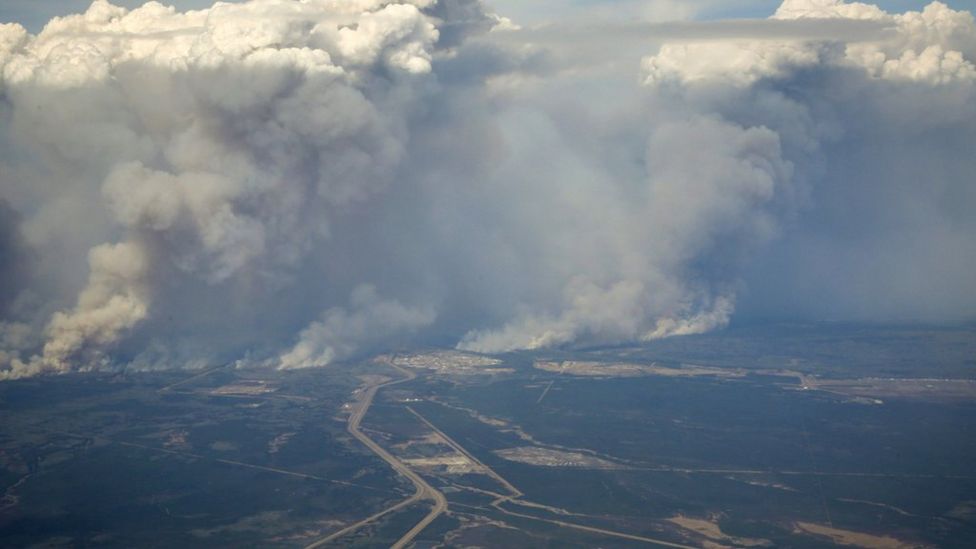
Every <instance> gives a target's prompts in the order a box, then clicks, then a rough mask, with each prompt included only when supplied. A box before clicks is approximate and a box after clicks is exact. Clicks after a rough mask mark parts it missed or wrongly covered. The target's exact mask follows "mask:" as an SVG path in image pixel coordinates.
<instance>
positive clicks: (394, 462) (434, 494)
mask: <svg viewBox="0 0 976 549" xmlns="http://www.w3.org/2000/svg"><path fill="white" fill-rule="evenodd" d="M387 364H388V365H389V366H390V367H392V368H394V369H395V370H397V371H398V372H400V373H402V374H404V375H405V376H406V377H404V378H402V379H396V380H393V381H387V382H384V383H378V384H370V385H367V387H366V392H365V394H364V395H363V398H362V400H360V401H359V403H358V404H357V405H356V409H355V411H353V413H352V414H351V415H350V416H349V422H348V423H347V425H346V430H347V431H349V434H350V435H352V436H353V437H355V438H356V440H358V441H359V442H362V443H363V445H365V446H366V447H367V448H369V449H370V450H372V452H373V453H374V454H376V455H377V456H379V457H380V458H382V459H383V461H385V462H387V463H389V464H390V467H393V469H394V470H395V471H396V472H397V473H399V474H401V475H403V476H404V477H406V478H407V479H409V480H410V482H411V483H412V484H413V485H414V488H415V489H416V491H415V492H414V494H413V495H412V496H410V497H409V498H407V499H406V500H404V501H401V502H400V503H397V504H396V505H393V506H391V507H388V508H386V509H384V510H383V511H380V512H379V513H376V514H375V515H372V516H370V517H367V518H365V519H363V520H361V521H359V522H357V523H355V524H352V525H350V526H347V527H345V528H343V529H342V530H339V531H338V532H335V533H333V534H330V535H329V536H327V537H325V538H323V539H320V540H319V541H317V542H315V543H313V544H311V545H308V546H306V548H305V549H315V548H318V547H322V546H324V545H325V544H327V543H329V542H331V541H333V540H335V539H338V538H340V537H342V536H344V535H346V534H349V533H351V532H354V531H355V530H358V529H359V528H361V527H363V526H365V525H366V524H369V523H370V522H373V521H374V520H376V519H378V518H380V517H383V516H385V515H388V514H390V513H392V512H394V511H397V510H399V509H402V508H404V507H406V506H408V505H410V504H412V503H415V502H417V501H420V500H424V499H429V500H432V501H433V502H434V508H433V509H431V510H430V512H429V513H427V516H425V517H424V518H423V519H421V520H420V522H418V523H417V524H416V525H415V526H414V527H413V528H411V529H410V531H409V532H407V533H406V534H404V535H403V536H402V537H401V538H400V539H399V540H397V542H396V543H394V544H393V545H392V546H391V547H392V548H393V549H401V548H403V547H406V545H407V544H408V543H410V542H411V541H413V539H414V538H415V537H417V535H418V534H420V532H422V531H423V530H424V528H427V526H429V525H430V523H432V522H434V520H435V519H437V517H439V516H440V515H441V514H442V513H444V511H446V510H447V498H445V497H444V494H442V493H441V492H440V491H438V490H437V489H436V488H434V487H433V486H431V485H430V484H428V483H427V481H426V480H424V479H423V478H422V477H421V476H420V475H418V474H417V473H415V472H413V471H412V470H410V468H409V467H407V466H406V465H405V464H404V463H403V462H402V461H400V460H399V459H397V458H396V457H394V456H393V454H391V453H389V452H387V451H386V450H385V449H383V447H382V446H380V445H379V444H377V443H376V442H375V441H374V440H373V439H371V438H369V437H368V436H366V435H365V434H364V433H363V432H362V431H361V430H360V429H359V424H360V423H361V422H362V421H363V417H365V416H366V412H367V411H368V410H369V407H370V405H371V404H372V403H373V398H374V397H375V396H376V392H377V391H379V390H380V389H382V388H383V387H390V386H391V385H397V384H399V383H405V382H407V381H410V380H412V379H414V378H416V377H417V374H415V373H413V372H411V371H409V370H405V369H403V368H400V367H399V366H396V365H395V364H392V363H387Z"/></svg>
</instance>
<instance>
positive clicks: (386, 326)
mask: <svg viewBox="0 0 976 549" xmlns="http://www.w3.org/2000/svg"><path fill="white" fill-rule="evenodd" d="M502 15H503V14H502ZM853 23H857V24H853ZM682 25H683V26H682ZM655 28H656V29H657V32H655V30H654V29H655ZM666 29H667V24H656V26H654V27H649V29H648V32H647V36H646V37H644V36H642V35H641V34H640V32H637V31H635V29H634V28H629V29H628V32H627V33H626V34H627V35H628V36H629V37H628V38H627V40H617V38H618V37H619V36H623V33H621V34H618V33H615V32H614V29H613V28H612V26H609V25H604V26H601V25H599V24H594V25H593V26H592V27H591V28H583V27H578V26H576V27H573V28H566V29H558V28H555V29H553V28H551V27H550V28H548V29H519V28H518V26H517V25H516V24H515V23H513V22H512V21H509V20H507V19H505V18H504V17H502V16H500V15H496V14H493V13H490V12H488V11H487V10H486V8H485V7H484V6H483V5H482V4H481V2H479V1H478V0H408V1H402V2H394V1H389V0H348V1H343V2H340V1H333V0H306V1H297V0H251V1H249V2H243V3H238V4H220V3H218V4H216V5H215V6H214V7H212V8H210V9H207V10H200V11H190V12H185V13H181V12H177V11H176V10H175V9H173V8H168V7H166V6H164V5H162V4H159V3H155V2H150V3H148V4H146V5H145V6H144V7H142V8H138V9H134V10H126V9H123V8H120V7H115V6H113V5H111V4H110V3H108V2H106V1H104V0H98V1H96V2H94V3H93V4H92V6H91V8H89V9H88V11H87V12H86V13H84V14H82V15H77V16H69V17H64V18H56V19H54V20H52V21H51V22H49V23H48V25H47V26H46V27H45V28H44V29H43V31H41V32H40V33H39V34H37V35H36V36H35V35H31V34H29V33H27V31H25V30H24V29H23V28H22V27H20V26H19V25H17V24H7V25H0V284H2V286H0V379H4V378H17V377H24V376H30V375H35V374H39V373H48V372H50V373H56V372H67V371H85V370H91V369H100V368H110V367H115V366H119V365H128V366H130V367H138V368H164V367H199V366H202V365H205V364H208V363H212V362H214V361H228V360H240V361H242V363H247V364H264V365H268V366H272V367H280V368H300V367H309V366H314V365H321V364H325V363H328V362H331V361H334V360H340V359H343V358H347V357H350V356H355V355H357V354H359V353H363V352H368V351H371V350H374V349H382V348H388V347H390V346H393V345H398V344H403V343H406V342H429V341H432V340H434V339H437V340H441V339H442V338H443V337H444V336H445V334H446V335H447V336H449V337H454V338H455V341H456V343H457V346H458V348H460V349H465V350H471V351H478V352H488V353H493V352H504V351H510V350H515V349H533V348H541V347H547V346H558V345H564V344H569V343H574V342H616V341H631V340H650V339H656V338H662V337H668V336H672V335H680V334H691V333H701V332H704V331H708V330H712V329H715V328H719V327H722V326H724V325H725V324H727V323H728V321H729V320H730V318H731V317H732V316H733V315H736V314H746V315H753V316H780V317H794V318H823V317H832V318H847V319H858V320H925V321H933V322H958V321H963V320H967V319H971V318H973V317H974V316H976V291H974V290H976V287H974V283H973V278H972V273H973V272H976V238H974V235H976V216H974V215H972V212H973V207H974V206H976V182H974V176H973V174H974V173H976V156H974V155H973V154H972V152H973V151H972V147H973V144H974V143H976V94H974V92H976V66H974V64H973V63H974V61H976V25H974V21H973V17H972V15H971V14H969V13H968V12H964V11H954V10H953V9H951V8H950V7H948V6H946V5H944V4H941V3H938V2H935V3H933V4H931V5H929V6H928V7H927V8H925V9H924V11H921V12H909V13H905V14H888V13H885V12H884V11H882V10H881V9H879V8H877V7H875V6H871V5H867V4H859V3H858V4H846V3H843V2H840V1H838V0H787V1H786V2H784V4H783V5H782V6H781V7H780V8H779V10H778V11H777V12H776V13H775V14H774V15H773V17H772V18H771V19H770V20H767V21H750V22H748V24H743V23H737V24H736V25H735V26H734V27H728V28H727V27H723V25H722V24H721V22H719V23H717V24H714V25H706V26H698V27H694V28H691V27H689V26H688V24H687V23H684V24H680V25H679V24H675V26H674V28H672V29H671V30H670V31H667V32H666ZM682 29H685V30H687V29H691V30H692V31H693V32H688V33H687V34H686V35H685V34H683V32H685V31H682ZM794 30H795V33H796V34H795V35H790V34H789V33H790V32H792V31H794ZM573 33H576V34H575V35H574V34H573ZM710 33H711V34H710ZM574 36H575V37H576V38H574ZM618 52H619V56H617V53H618ZM635 52H636V57H635V58H634V61H635V62H634V63H630V62H629V61H627V60H629V59H631V57H632V56H633V55H634V54H635ZM638 59H640V61H639V62H636V61H637V60H638ZM737 309H738V311H742V312H737Z"/></svg>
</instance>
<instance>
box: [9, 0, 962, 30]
mask: <svg viewBox="0 0 976 549" xmlns="http://www.w3.org/2000/svg"><path fill="white" fill-rule="evenodd" d="M225 1H231V2H234V1H240V0H225ZM113 3H114V4H116V5H119V6H125V7H128V8H135V7H138V6H140V5H142V4H144V3H145V1H144V0H115V2H113ZM212 3H213V2H212V1H210V0H169V1H166V2H163V4H167V5H171V6H175V7H176V8H177V9H180V10H190V9H202V8H206V7H209V6H210V5H211V4H212ZM927 3H928V2H925V1H924V0H889V1H883V2H877V4H878V5H879V6H880V7H882V8H884V9H885V10H886V11H890V12H902V11H906V10H918V9H921V8H922V7H924V6H925V5H926V4H927ZM90 4H91V1H90V0H4V1H3V2H2V6H0V21H2V22H17V23H20V24H22V25H24V26H25V27H27V28H28V29H29V30H31V31H32V32H37V31H39V30H40V29H41V27H43V26H44V23H46V22H47V21H48V20H50V19H51V18H52V17H56V16H62V15H68V14H71V13H80V12H83V11H84V10H85V9H87V8H88V6H89V5H90ZM486 4H487V5H488V6H489V7H490V8H491V9H493V10H495V11H496V12H497V13H500V14H502V15H505V16H507V17H509V18H511V19H514V20H516V21H518V22H520V23H523V24H529V25H531V24H540V23H545V22H553V21H560V20H566V19H567V18H587V17H601V18H619V17H639V18H642V19H648V20H672V19H712V20H714V19H722V18H762V17H767V16H769V15H770V14H771V13H773V12H774V11H775V10H776V8H777V7H778V6H779V4H780V2H779V1H777V0H533V1H524V0H490V1H488V2H486ZM952 6H953V7H955V8H957V9H965V10H969V11H973V9H976V0H957V1H955V2H952Z"/></svg>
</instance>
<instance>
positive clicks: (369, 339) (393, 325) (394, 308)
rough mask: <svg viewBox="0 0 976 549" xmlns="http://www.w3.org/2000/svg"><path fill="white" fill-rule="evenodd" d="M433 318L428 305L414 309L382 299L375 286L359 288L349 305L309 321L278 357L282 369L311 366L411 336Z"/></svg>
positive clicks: (351, 297) (278, 364)
mask: <svg viewBox="0 0 976 549" xmlns="http://www.w3.org/2000/svg"><path fill="white" fill-rule="evenodd" d="M433 321H434V312H433V311H432V310H430V309H429V308H426V309H413V308H409V307H405V306H404V305H402V304H401V303H399V302H397V301H390V300H383V299H381V298H380V297H379V296H378V295H377V293H376V288H374V287H372V286H368V285H363V286H359V287H357V288H356V289H355V290H353V292H352V295H351V296H350V298H349V308H348V309H346V308H342V307H336V308H333V309H329V310H328V311H326V312H325V314H324V315H323V318H322V320H318V321H315V322H312V323H311V324H309V325H308V326H307V327H306V328H305V329H304V330H302V331H301V333H300V334H299V336H298V343H296V344H295V346H294V347H292V348H291V349H290V350H288V351H287V352H285V353H283V354H282V355H281V356H280V357H279V358H278V360H277V364H276V365H277V366H278V367H279V368H282V369H285V370H288V369H294V368H309V367H312V366H318V365H323V364H329V363H330V362H332V361H334V360H336V359H343V358H348V357H350V356H353V355H355V354H356V353H358V352H361V351H362V349H363V348H364V347H367V346H368V345H370V344H376V343H382V342H384V341H389V340H390V339H392V338H396V337H400V336H404V335H410V334H412V333H414V332H416V331H417V330H418V329H420V328H423V327H424V326H427V325H429V324H430V323H431V322H433Z"/></svg>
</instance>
